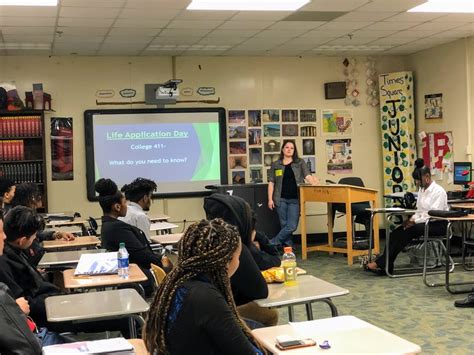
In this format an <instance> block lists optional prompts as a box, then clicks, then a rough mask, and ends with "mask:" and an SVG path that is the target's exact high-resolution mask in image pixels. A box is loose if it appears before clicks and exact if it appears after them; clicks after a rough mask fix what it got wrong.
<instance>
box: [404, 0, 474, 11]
mask: <svg viewBox="0 0 474 355" xmlns="http://www.w3.org/2000/svg"><path fill="white" fill-rule="evenodd" d="M407 12H447V13H474V1H473V0H428V2H425V3H424V4H421V5H419V6H416V7H414V8H412V9H410V10H408V11H407Z"/></svg>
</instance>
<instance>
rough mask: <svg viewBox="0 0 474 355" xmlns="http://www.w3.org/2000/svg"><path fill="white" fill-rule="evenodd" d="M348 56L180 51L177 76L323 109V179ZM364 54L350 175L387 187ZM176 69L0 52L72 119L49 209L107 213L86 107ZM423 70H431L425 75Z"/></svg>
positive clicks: (190, 214) (383, 64)
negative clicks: (94, 184) (88, 151)
mask: <svg viewBox="0 0 474 355" xmlns="http://www.w3.org/2000/svg"><path fill="white" fill-rule="evenodd" d="M455 59H456V58H453V60H455ZM342 60H343V58H336V57H310V58H264V57H258V58H251V57H178V58H176V66H175V67H176V75H175V76H176V77H177V78H180V79H183V80H184V83H183V84H182V85H183V87H191V88H197V87H199V86H214V87H215V88H216V96H219V97H220V99H221V102H220V104H219V105H218V106H222V107H225V108H226V109H263V108H280V109H285V108H289V109H292V108H294V109H304V108H316V109H318V137H316V175H317V176H318V177H319V178H320V179H321V180H323V181H324V180H325V179H326V178H330V179H332V180H334V179H335V180H338V179H339V178H340V177H342V176H336V177H333V176H328V175H327V173H326V166H325V159H326V158H325V140H324V137H321V135H320V121H319V114H320V111H319V110H321V109H325V108H329V109H331V108H347V107H346V106H345V105H344V103H343V100H330V101H326V100H325V99H324V88H323V83H324V82H330V81H340V80H343V79H344V77H343V74H342V70H343V65H342ZM364 60H365V59H364V58H359V59H358V63H359V64H358V65H359V72H360V73H361V77H360V78H359V82H360V85H359V86H360V92H361V101H362V105H361V106H359V107H354V108H352V109H353V112H354V121H355V127H354V134H353V136H352V140H353V141H352V145H353V166H354V169H353V174H352V175H355V176H360V177H362V179H363V180H364V181H365V184H366V186H368V187H371V188H375V189H379V190H382V181H381V179H382V178H381V172H380V171H381V151H380V148H379V146H380V128H379V127H380V126H379V113H378V107H377V108H372V107H369V106H367V105H365V97H366V96H365V74H364V73H365V67H364ZM414 62H417V60H414ZM199 66H200V67H201V68H199ZM414 66H415V67H418V66H417V65H415V64H414ZM377 69H378V72H379V73H382V72H392V71H400V70H407V69H409V68H408V66H407V64H406V57H380V58H378V60H377ZM172 76H173V75H172V60H171V58H170V57H140V58H136V57H133V58H127V57H53V58H43V57H0V77H1V78H2V80H3V81H10V80H13V81H16V84H17V86H18V89H19V92H20V94H21V96H22V97H23V93H24V91H30V90H31V84H32V83H36V82H42V83H43V85H44V89H45V91H46V92H48V93H50V94H51V95H52V97H53V108H54V109H55V110H56V112H55V113H54V116H72V117H73V118H74V181H61V182H58V181H54V182H53V181H51V171H50V170H49V169H48V199H49V209H50V211H52V212H54V211H63V210H75V211H79V212H80V213H81V214H83V216H89V215H92V216H99V215H100V214H101V212H100V208H99V206H98V204H97V203H90V202H88V201H87V199H86V181H85V154H84V132H83V130H84V126H83V112H84V111H85V110H87V109H94V108H98V106H96V105H95V99H96V98H95V93H96V91H97V90H99V89H114V90H115V91H116V92H118V91H119V90H121V89H123V88H134V89H136V90H137V97H136V98H135V99H136V100H142V99H143V85H144V84H145V83H156V82H163V81H166V80H168V79H170V78H171V77H172ZM425 76H427V74H422V77H425ZM418 79H419V81H421V80H422V79H421V78H418ZM194 98H196V99H203V97H194ZM204 98H205V97H204ZM188 106H196V105H192V104H188ZM101 107H102V108H117V106H114V107H107V106H101ZM133 107H134V108H140V107H141V106H133ZM121 108H128V106H125V107H123V106H122V107H121ZM49 162H50V161H49V144H48V163H49ZM48 166H50V165H48ZM155 211H156V212H158V211H159V212H165V213H168V214H170V215H171V216H172V217H173V220H174V221H182V220H183V219H186V220H188V221H190V220H196V219H199V218H201V217H203V216H204V214H203V212H202V200H201V199H199V198H192V199H168V200H165V201H157V202H155V204H154V205H153V206H152V212H155ZM312 212H313V213H324V212H325V206H323V205H322V204H318V205H317V206H314V207H313V208H312ZM310 223H311V224H310V225H311V226H312V227H313V228H311V230H313V231H320V232H323V231H326V230H327V229H326V219H325V218H314V219H313V220H311V222H310Z"/></svg>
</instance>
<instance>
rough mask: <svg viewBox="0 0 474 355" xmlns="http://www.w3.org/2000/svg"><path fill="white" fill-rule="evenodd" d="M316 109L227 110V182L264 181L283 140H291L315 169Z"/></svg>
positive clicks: (277, 157) (277, 156) (310, 166)
mask: <svg viewBox="0 0 474 355" xmlns="http://www.w3.org/2000/svg"><path fill="white" fill-rule="evenodd" d="M316 123H317V118H316V109H301V110H297V109H282V110H280V109H262V110H257V109H255V110H229V111H228V115H227V125H228V134H229V143H228V156H229V170H230V174H229V177H230V182H231V183H232V184H245V183H257V182H266V181H267V177H268V173H269V170H270V166H271V165H272V163H273V162H275V161H277V160H278V159H279V156H280V150H281V144H282V142H283V141H285V140H287V139H290V140H294V141H295V143H296V147H297V149H298V153H299V156H300V157H301V158H302V159H304V161H305V162H306V163H307V164H308V167H309V168H310V170H311V172H312V173H314V172H315V171H316V158H315V155H316V142H315V137H316V135H317V128H316Z"/></svg>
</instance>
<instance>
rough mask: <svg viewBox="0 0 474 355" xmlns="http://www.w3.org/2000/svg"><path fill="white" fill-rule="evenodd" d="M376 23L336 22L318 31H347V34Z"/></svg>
mask: <svg viewBox="0 0 474 355" xmlns="http://www.w3.org/2000/svg"><path fill="white" fill-rule="evenodd" d="M373 23H374V22H373V21H371V22H335V21H331V22H328V23H326V24H325V25H322V26H321V27H318V31H325V30H347V31H346V32H352V31H355V30H358V29H359V28H362V27H367V26H369V25H371V24H373Z"/></svg>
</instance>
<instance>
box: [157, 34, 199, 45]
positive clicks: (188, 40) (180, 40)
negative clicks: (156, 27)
mask: <svg viewBox="0 0 474 355" xmlns="http://www.w3.org/2000/svg"><path fill="white" fill-rule="evenodd" d="M201 39H202V37H194V36H181V37H161V36H159V37H156V38H155V39H154V40H153V42H152V43H151V44H195V43H197V42H199V41H200V40H201Z"/></svg>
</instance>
